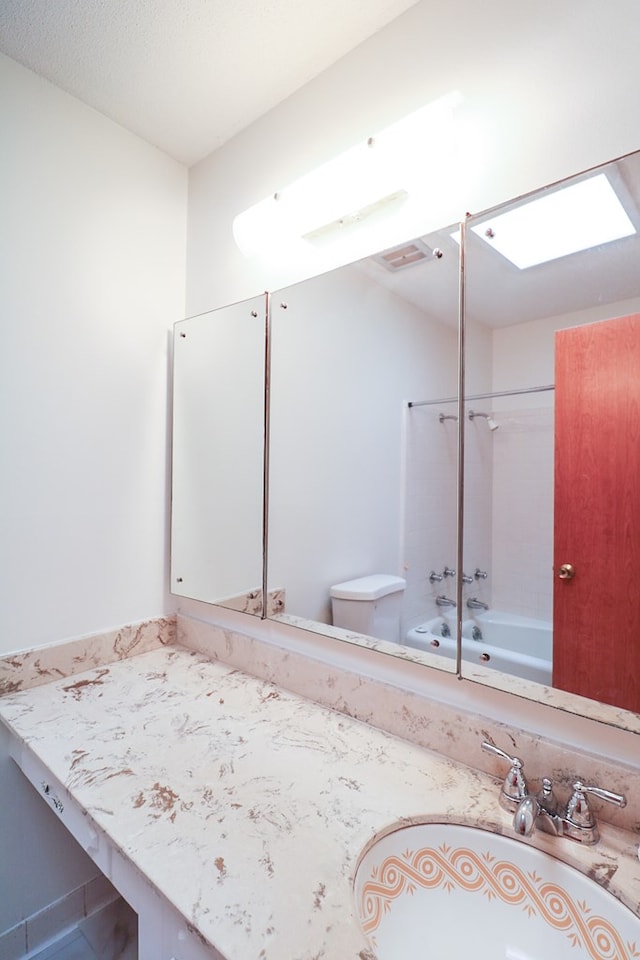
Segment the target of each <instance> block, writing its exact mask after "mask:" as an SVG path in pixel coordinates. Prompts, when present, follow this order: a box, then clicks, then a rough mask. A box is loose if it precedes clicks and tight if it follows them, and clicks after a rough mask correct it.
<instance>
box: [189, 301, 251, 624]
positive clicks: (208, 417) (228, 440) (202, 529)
mask: <svg viewBox="0 0 640 960" xmlns="http://www.w3.org/2000/svg"><path fill="white" fill-rule="evenodd" d="M266 311H267V298H266V296H265V295H262V296H260V297H255V298H254V299H252V300H245V301H243V302H242V303H236V304H233V305H232V306H228V307H222V308H221V309H220V310H212V311H211V312H210V313H204V314H201V315H199V316H196V317H190V318H189V319H187V320H182V321H180V322H179V323H177V324H175V329H174V358H173V359H174V366H173V464H172V510H171V589H172V592H173V593H175V594H178V595H179V596H184V597H191V598H194V599H197V600H204V601H206V602H207V603H216V604H219V605H221V606H224V607H230V608H232V609H235V610H242V611H244V612H245V613H251V614H255V615H257V616H261V615H262V554H263V546H262V543H263V522H262V508H263V454H264V375H265V324H266Z"/></svg>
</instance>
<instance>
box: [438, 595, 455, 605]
mask: <svg viewBox="0 0 640 960" xmlns="http://www.w3.org/2000/svg"><path fill="white" fill-rule="evenodd" d="M436 605H437V606H439V607H455V605H456V602H455V600H450V599H449V597H444V596H439V597H436Z"/></svg>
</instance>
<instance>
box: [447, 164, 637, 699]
mask: <svg viewBox="0 0 640 960" xmlns="http://www.w3.org/2000/svg"><path fill="white" fill-rule="evenodd" d="M572 191H573V192H574V193H575V197H573V198H572V197H571V196H570V194H571V193H572ZM639 199H640V159H639V158H638V156H637V155H635V156H631V157H627V158H624V159H622V160H620V161H618V162H616V163H613V164H609V165H607V166H606V167H604V168H600V169H599V170H596V171H593V172H590V173H587V174H583V175H582V176H580V177H576V178H573V179H572V180H570V181H567V182H566V183H563V184H559V185H555V186H553V187H550V188H548V189H547V190H544V191H540V192H539V193H538V194H536V195H535V196H534V197H527V198H523V199H522V200H520V201H518V202H516V203H514V204H510V205H508V206H505V207H502V208H501V209H500V210H497V211H492V212H490V213H489V214H483V215H480V216H479V217H477V218H470V220H469V221H468V223H467V228H466V240H467V243H466V318H467V324H468V330H469V341H468V349H467V352H466V366H467V371H468V375H469V381H470V383H469V386H468V387H467V390H466V397H467V399H466V414H465V424H464V426H465V489H466V496H465V536H464V557H465V568H466V572H467V573H470V574H472V575H473V579H472V580H471V582H470V583H469V584H468V585H465V589H464V610H463V616H464V622H463V631H462V633H463V641H462V642H463V650H464V659H463V675H465V676H472V677H475V678H481V679H485V680H489V681H490V680H491V677H490V674H489V673H488V672H487V671H485V672H484V673H483V672H482V668H483V667H489V668H494V667H495V668H497V670H499V671H504V672H506V673H509V674H514V675H516V676H519V677H523V678H526V679H531V680H535V681H539V682H542V683H546V684H553V686H554V687H556V688H558V689H561V690H567V691H570V692H572V693H577V694H580V695H582V696H585V697H589V698H590V699H593V700H598V701H601V702H604V703H608V704H612V705H615V706H618V707H622V708H624V709H628V710H633V711H636V712H638V711H640V682H639V681H638V680H637V678H636V671H635V661H636V653H635V643H636V637H637V636H638V634H639V630H640V591H639V590H638V587H637V576H638V570H639V569H640V566H639V563H640V547H639V545H640V536H639V532H640V487H639V485H638V477H639V476H640V471H639V467H640V463H639V453H640V446H639V444H638V436H639V433H640V316H638V314H639V313H640V272H639V271H638V264H639V263H640V241H639V240H638V234H637V230H638V228H639V227H640V216H639V213H638V210H639V209H640V208H639V206H638V202H639ZM574 200H575V203H574ZM533 201H535V202H533ZM539 201H542V204H540V203H539ZM611 201H614V206H613V211H612V217H613V222H612V223H611V224H610V223H609V220H610V210H609V206H608V205H610V202H611ZM603 202H606V203H605V205H604V206H603ZM536 206H537V207H538V209H536ZM566 227H570V228H573V229H572V231H571V235H569V234H567V235H566V236H565V228H566ZM603 228H604V229H605V230H609V231H610V232H609V233H608V234H607V233H606V232H605V233H604V234H602V233H600V231H601V230H602V229H603ZM610 237H614V238H615V239H609V238H610ZM575 247H578V248H579V249H577V250H576V249H575ZM572 250H573V252H571V251H572ZM474 393H476V394H479V395H477V396H474V395H473V394H474ZM478 570H480V571H481V574H480V576H479V577H478ZM485 574H486V576H485Z"/></svg>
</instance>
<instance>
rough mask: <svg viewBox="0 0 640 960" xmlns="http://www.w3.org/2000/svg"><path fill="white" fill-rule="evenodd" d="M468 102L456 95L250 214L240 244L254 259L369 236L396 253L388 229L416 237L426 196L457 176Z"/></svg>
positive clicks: (242, 218) (241, 222)
mask: <svg viewBox="0 0 640 960" xmlns="http://www.w3.org/2000/svg"><path fill="white" fill-rule="evenodd" d="M461 100H462V97H461V96H460V94H459V93H450V94H447V95H446V96H444V97H441V98H439V99H438V100H435V101H434V102H432V103H430V104H427V105H426V106H425V107H422V108H421V109H419V110H417V111H415V112H414V113H412V114H409V116H407V117H404V118H403V119H401V120H399V121H397V122H396V123H394V124H392V125H391V126H389V127H387V128H385V129H384V130H381V131H380V132H379V133H376V134H374V135H373V136H371V137H369V138H368V139H367V140H366V141H364V142H361V143H359V144H357V145H356V146H354V147H352V148H351V149H350V150H347V151H346V152H345V153H342V154H340V155H339V156H337V157H335V158H334V159H332V160H329V161H328V162H327V163H324V164H322V166H320V167H317V168H316V169H315V170H312V171H311V172H310V173H308V174H306V175H305V176H303V177H300V178H299V179H298V180H296V181H294V182H293V183H291V184H290V185H289V186H287V187H284V188H282V189H278V190H277V191H276V192H275V193H273V194H272V195H271V196H269V197H266V198H265V199H264V200H261V201H260V202H259V203H257V204H255V205H254V206H252V207H250V208H249V209H248V210H245V211H244V212H243V213H241V214H239V215H238V216H237V217H236V218H235V220H234V222H233V234H234V238H235V241H236V244H237V245H238V247H239V248H240V250H241V251H242V252H243V253H244V254H245V255H246V256H252V255H255V254H261V253H267V252H270V251H271V252H272V251H274V250H291V251H295V250H296V248H297V249H298V251H300V250H306V251H307V252H312V251H313V249H314V248H316V249H317V248H323V247H327V246H332V247H333V246H335V245H336V244H339V243H345V242H346V243H347V244H348V242H349V241H350V240H351V239H352V238H353V237H354V236H355V235H358V236H361V235H362V234H363V233H364V232H366V234H367V238H368V239H369V236H370V235H374V236H375V243H376V244H377V246H374V247H372V249H380V248H382V247H384V246H388V245H389V232H388V225H389V224H390V223H391V224H392V225H393V227H394V229H395V233H396V234H397V233H398V231H399V230H400V229H401V225H402V224H405V223H407V230H408V231H409V227H408V224H409V223H411V225H413V221H414V220H415V218H416V215H417V213H419V212H420V210H422V216H423V217H424V194H425V189H426V190H429V189H431V190H432V189H433V183H434V182H437V178H438V177H440V176H442V175H444V173H445V172H446V171H447V170H449V169H450V167H451V164H452V156H453V151H454V148H455V138H454V125H453V121H454V116H453V114H454V110H455V107H456V106H457V105H458V104H459V103H460V102H461ZM434 178H436V179H435V180H434ZM418 201H419V202H418ZM420 232H421V231H420V230H418V229H416V230H415V232H414V235H417V234H419V233H420ZM404 235H406V236H409V235H410V232H407V233H406V234H404ZM372 242H373V240H372ZM392 242H393V241H392Z"/></svg>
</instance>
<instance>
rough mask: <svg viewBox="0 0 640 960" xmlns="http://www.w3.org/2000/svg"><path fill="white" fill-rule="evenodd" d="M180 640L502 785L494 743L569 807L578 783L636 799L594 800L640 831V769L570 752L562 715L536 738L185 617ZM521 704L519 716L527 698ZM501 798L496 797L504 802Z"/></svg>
mask: <svg viewBox="0 0 640 960" xmlns="http://www.w3.org/2000/svg"><path fill="white" fill-rule="evenodd" d="M177 642H178V643H179V644H180V645H182V646H185V647H188V648H189V649H192V650H196V651H198V652H200V653H204V654H206V655H207V656H209V657H210V658H211V659H215V660H220V661H222V662H224V663H227V664H230V665H232V666H235V667H237V668H239V669H240V670H243V671H244V672H246V673H249V674H252V675H253V676H256V677H260V678H261V679H264V680H268V681H270V682H272V683H275V684H277V685H278V686H281V687H284V688H285V689H287V690H290V691H292V692H294V693H297V694H299V695H300V696H303V697H306V698H308V699H310V700H314V701H316V702H317V703H321V704H322V705H323V706H327V707H330V708H331V709H332V710H336V711H338V712H340V713H344V714H346V715H347V716H350V717H354V718H355V719H357V720H362V721H364V722H365V723H368V724H370V725H372V726H375V727H379V728H380V729H383V730H386V731H388V732H389V733H392V734H395V735H396V736H398V737H402V738H403V739H405V740H409V741H411V742H413V743H415V744H417V745H419V746H422V747H426V748H427V749H429V750H433V751H435V752H437V753H439V754H442V755H443V756H445V757H448V758H450V759H451V760H455V761H458V762H460V763H464V764H466V765H468V766H470V767H472V768H474V769H476V770H481V771H484V772H485V773H489V774H491V775H493V776H495V777H499V778H500V779H502V778H503V777H504V776H505V775H506V773H507V765H506V764H505V763H503V762H502V761H500V760H498V759H496V758H493V757H491V756H489V755H488V754H487V753H485V752H484V751H483V750H482V749H481V742H482V741H483V740H489V741H491V742H493V743H495V744H496V746H499V747H501V748H502V749H503V750H505V751H506V752H508V753H513V754H515V755H517V756H519V757H520V758H521V759H522V760H523V761H524V765H525V774H526V776H527V779H528V782H529V784H530V786H531V787H532V788H534V790H535V791H537V790H538V788H539V785H540V781H541V780H542V778H543V777H551V778H552V779H553V780H554V782H555V784H556V792H557V794H558V796H559V799H560V800H561V801H562V800H564V798H565V796H568V794H569V792H570V787H571V784H572V783H573V781H574V780H576V779H581V780H582V781H583V782H584V783H587V784H592V785H597V786H601V787H604V788H605V789H608V790H613V791H615V792H618V793H623V794H625V796H626V797H627V801H628V803H627V806H626V807H625V808H624V809H619V808H617V807H614V806H613V805H612V804H608V803H603V802H599V801H597V800H594V802H593V806H594V809H595V810H597V816H598V818H599V819H600V820H604V821H609V822H611V823H614V824H615V825H617V826H620V827H623V828H625V829H627V830H633V831H634V832H636V833H640V770H639V769H634V768H632V767H629V766H625V765H623V764H620V763H617V762H612V761H611V760H610V759H609V758H608V757H606V756H600V755H597V754H595V753H593V754H592V753H588V752H587V751H579V750H576V748H575V747H574V746H571V747H570V748H567V746H566V745H564V744H563V743H562V718H563V714H562V712H561V711H558V738H557V739H556V740H552V739H549V738H548V737H545V738H544V739H541V738H540V737H539V736H538V735H537V734H536V733H533V732H531V731H527V730H523V729H520V728H519V727H518V725H517V719H516V717H515V716H514V723H513V724H508V725H507V724H505V723H502V722H499V721H496V720H493V719H490V718H487V717H484V716H480V715H478V714H477V713H471V712H469V713H466V712H464V711H462V710H460V709H458V708H454V707H451V706H450V705H448V704H446V703H440V702H437V701H434V700H433V699H427V698H426V697H425V696H424V695H421V694H419V693H415V692H412V691H408V690H405V689H401V688H400V687H398V686H394V685H392V684H390V683H384V682H381V681H378V680H373V679H370V678H368V677H361V676H359V675H358V674H356V673H353V672H350V671H348V670H345V669H342V668H338V667H335V666H331V665H328V664H325V663H321V662H319V661H316V660H313V659H311V658H309V657H307V656H305V655H304V654H302V653H300V654H299V653H295V652H292V651H291V650H286V649H284V648H280V647H277V646H274V645H272V644H271V643H265V642H264V641H261V640H258V639H255V638H252V637H248V636H245V635H244V634H240V633H237V632H235V631H233V630H229V629H224V628H222V627H218V626H215V625H213V624H209V623H205V622H203V621H200V620H197V619H194V618H191V617H186V616H183V615H180V614H179V615H178V621H177ZM513 700H514V714H515V711H517V709H518V703H519V700H518V698H517V697H514V698H513ZM497 796H498V794H497V792H496V803H497Z"/></svg>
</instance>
